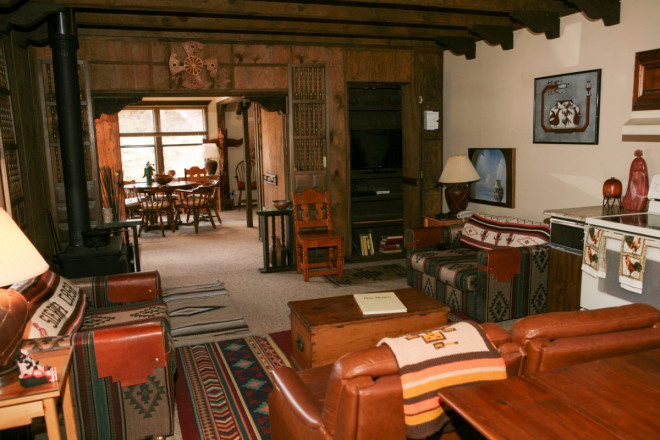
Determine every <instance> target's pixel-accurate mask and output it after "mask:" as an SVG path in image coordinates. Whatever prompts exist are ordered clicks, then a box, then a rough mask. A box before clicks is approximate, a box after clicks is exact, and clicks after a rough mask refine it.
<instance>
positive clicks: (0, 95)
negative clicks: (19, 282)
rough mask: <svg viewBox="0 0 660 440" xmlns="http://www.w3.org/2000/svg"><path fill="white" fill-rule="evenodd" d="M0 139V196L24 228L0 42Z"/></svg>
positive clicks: (19, 172)
mask: <svg viewBox="0 0 660 440" xmlns="http://www.w3.org/2000/svg"><path fill="white" fill-rule="evenodd" d="M0 139H1V141H2V144H1V145H0V147H1V149H2V156H3V157H4V161H3V163H2V164H3V168H2V169H1V170H0V177H1V178H2V183H1V184H0V189H2V191H3V196H2V198H3V199H4V198H5V196H6V197H8V199H9V203H8V204H7V205H9V206H8V207H11V209H10V211H11V215H12V218H13V219H14V221H15V222H16V224H17V225H18V226H20V227H21V228H22V229H24V230H25V229H26V228H27V215H26V213H25V196H24V193H23V185H22V183H21V169H20V165H19V163H18V143H17V142H16V130H15V128H14V113H13V110H12V106H11V93H10V89H9V78H8V76H7V59H6V55H5V51H4V47H3V46H2V44H0ZM5 186H6V189H5V188H4V187H5ZM5 203H7V202H5Z"/></svg>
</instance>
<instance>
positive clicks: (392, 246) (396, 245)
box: [378, 235, 403, 254]
mask: <svg viewBox="0 0 660 440" xmlns="http://www.w3.org/2000/svg"><path fill="white" fill-rule="evenodd" d="M402 250H403V235H383V236H381V237H380V244H379V245H378V251H379V252H380V253H383V254H395V253H397V252H401V251H402Z"/></svg>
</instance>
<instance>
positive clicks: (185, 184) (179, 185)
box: [124, 179, 199, 191]
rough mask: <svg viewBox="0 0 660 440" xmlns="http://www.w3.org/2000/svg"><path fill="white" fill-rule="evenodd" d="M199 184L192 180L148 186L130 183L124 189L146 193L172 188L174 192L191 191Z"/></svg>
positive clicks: (141, 183) (143, 183)
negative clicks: (145, 191)
mask: <svg viewBox="0 0 660 440" xmlns="http://www.w3.org/2000/svg"><path fill="white" fill-rule="evenodd" d="M198 185H199V183H197V182H194V181H192V180H176V179H174V180H172V181H171V182H169V183H165V184H162V185H161V184H160V183H157V182H153V183H150V184H148V183H147V182H135V183H128V184H126V185H124V188H125V189H127V190H135V191H144V190H150V189H155V188H171V189H173V190H177V189H191V188H194V187H196V186H198Z"/></svg>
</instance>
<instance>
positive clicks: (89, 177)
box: [39, 60, 101, 244]
mask: <svg viewBox="0 0 660 440" xmlns="http://www.w3.org/2000/svg"><path fill="white" fill-rule="evenodd" d="M78 80H79V82H80V111H81V115H80V120H81V122H82V131H83V149H84V161H85V179H86V181H87V197H88V200H89V218H90V219H91V223H92V224H91V225H90V226H91V227H92V228H94V227H96V226H97V225H98V222H99V219H100V211H101V210H100V206H101V205H100V192H99V186H98V159H97V155H96V139H95V135H94V129H93V127H94V120H93V110H92V105H91V92H90V89H89V73H88V66H87V63H86V62H84V61H78ZM39 92H40V97H41V112H42V122H43V130H44V139H45V141H46V160H47V163H48V177H49V180H50V182H51V186H50V191H51V194H50V200H51V213H52V215H53V222H54V223H55V229H56V230H57V234H58V239H59V241H60V243H63V244H65V243H67V242H68V240H69V232H68V223H67V215H66V199H65V195H64V175H63V172H62V157H61V150H60V132H59V125H58V119H57V102H56V100H55V77H54V72H53V62H52V61H51V60H41V61H40V69H39Z"/></svg>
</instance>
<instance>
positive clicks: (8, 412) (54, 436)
mask: <svg viewBox="0 0 660 440" xmlns="http://www.w3.org/2000/svg"><path fill="white" fill-rule="evenodd" d="M72 353H73V350H72V349H71V348H60V349H57V350H52V351H43V352H35V353H34V354H33V355H32V356H33V358H34V360H35V361H39V362H40V363H41V365H50V366H51V367H55V368H56V369H57V376H58V381H57V382H55V383H50V382H49V383H47V384H44V385H38V386H34V387H28V388H24V387H23V386H22V385H21V384H20V382H18V380H17V381H16V382H12V383H10V384H9V385H6V386H4V387H1V388H0V430H1V429H8V428H15V427H17V426H23V425H29V424H31V423H32V419H33V418H34V417H42V416H43V417H44V418H45V419H46V430H47V432H48V439H49V440H60V438H61V436H60V425H59V421H58V417H57V401H58V399H59V398H60V397H61V398H62V411H63V413H64V426H65V428H66V438H67V440H71V439H77V438H78V433H77V429H76V418H75V411H74V409H73V397H72V395H71V384H70V383H69V366H70V364H71V355H72Z"/></svg>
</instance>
